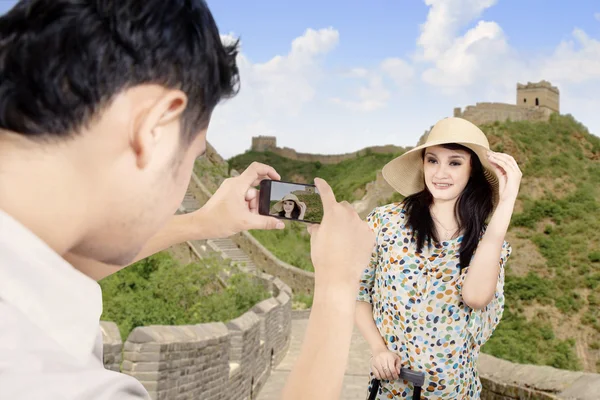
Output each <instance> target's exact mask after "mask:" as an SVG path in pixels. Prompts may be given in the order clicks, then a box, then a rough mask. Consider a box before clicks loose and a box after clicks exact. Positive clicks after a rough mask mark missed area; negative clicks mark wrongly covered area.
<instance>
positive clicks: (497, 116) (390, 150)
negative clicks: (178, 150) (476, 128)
mask: <svg viewBox="0 0 600 400" xmlns="http://www.w3.org/2000/svg"><path fill="white" fill-rule="evenodd" d="M552 113H560V92H559V90H558V88H557V87H555V86H552V84H551V83H550V82H548V81H544V80H542V81H540V82H536V83H532V82H528V83H527V84H521V83H517V87H516V102H515V104H507V103H476V104H475V105H470V106H467V107H465V109H464V110H462V109H461V108H460V107H457V108H455V109H454V111H453V116H454V117H460V118H464V119H466V120H469V121H471V122H473V123H474V124H475V125H482V124H488V123H492V122H495V121H501V122H502V121H506V120H511V121H547V120H548V119H549V118H550V115H552ZM250 150H252V151H258V152H264V151H270V152H273V153H275V154H278V155H280V156H281V157H285V158H289V159H290V160H298V161H306V162H320V163H322V164H337V163H339V162H341V161H344V160H348V159H352V158H356V157H357V156H361V155H364V154H367V153H368V152H372V153H380V154H396V153H400V152H404V151H406V150H407V148H405V147H399V146H395V145H391V144H390V145H384V146H372V147H367V148H365V149H362V150H359V151H355V152H352V153H346V154H332V155H325V154H308V153H299V152H297V151H296V150H294V149H291V148H289V147H278V146H277V137H275V136H255V137H253V138H252V144H251V146H250Z"/></svg>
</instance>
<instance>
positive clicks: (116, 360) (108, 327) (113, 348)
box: [100, 321, 123, 371]
mask: <svg viewBox="0 0 600 400" xmlns="http://www.w3.org/2000/svg"><path fill="white" fill-rule="evenodd" d="M100 330H101V331H102V342H103V343H104V346H103V347H104V349H103V353H104V354H103V355H104V367H105V368H106V369H110V370H111V371H120V370H121V360H122V358H121V353H122V352H123V341H122V340H121V333H120V332H119V328H118V327H117V324H115V323H114V322H107V321H101V322H100Z"/></svg>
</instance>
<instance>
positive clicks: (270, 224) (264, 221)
mask: <svg viewBox="0 0 600 400" xmlns="http://www.w3.org/2000/svg"><path fill="white" fill-rule="evenodd" d="M249 222H250V226H249V227H248V229H263V230H273V229H285V224H284V223H283V221H281V220H279V219H277V218H273V217H267V216H264V215H258V214H252V217H251V218H250V221H249Z"/></svg>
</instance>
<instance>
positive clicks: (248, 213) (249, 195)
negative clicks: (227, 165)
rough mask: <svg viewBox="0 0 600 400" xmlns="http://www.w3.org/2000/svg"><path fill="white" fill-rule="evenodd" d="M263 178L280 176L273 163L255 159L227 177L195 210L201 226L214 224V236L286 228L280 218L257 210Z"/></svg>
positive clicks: (219, 236) (273, 178)
mask: <svg viewBox="0 0 600 400" xmlns="http://www.w3.org/2000/svg"><path fill="white" fill-rule="evenodd" d="M264 179H272V180H280V179H281V177H280V176H279V174H278V173H277V171H275V169H274V168H273V167H270V166H268V165H265V164H261V163H257V162H253V163H252V164H250V166H248V168H246V170H245V171H244V172H243V173H242V174H241V175H239V176H237V177H235V178H227V179H225V181H223V183H222V184H221V186H220V187H219V189H217V191H216V192H215V194H213V196H212V197H211V198H210V199H209V200H208V201H207V202H206V204H205V205H204V206H203V207H202V208H201V209H199V210H198V211H196V212H195V213H198V214H199V218H198V220H201V221H202V222H203V223H202V225H203V226H202V228H204V229H206V228H207V227H211V228H213V229H214V232H213V231H211V234H212V235H211V237H212V238H223V237H229V236H231V235H234V234H236V233H238V232H241V231H246V230H250V229H284V228H285V224H284V223H283V222H282V221H280V220H279V219H277V218H274V217H268V216H264V215H260V214H259V213H258V199H259V193H258V190H256V189H255V188H254V186H257V185H259V184H260V182H261V181H262V180H264Z"/></svg>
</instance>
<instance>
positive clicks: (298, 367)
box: [281, 179, 375, 400]
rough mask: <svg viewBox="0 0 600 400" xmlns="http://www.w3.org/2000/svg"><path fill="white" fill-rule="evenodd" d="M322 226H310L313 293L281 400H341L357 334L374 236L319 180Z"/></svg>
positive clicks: (355, 214)
mask: <svg viewBox="0 0 600 400" xmlns="http://www.w3.org/2000/svg"><path fill="white" fill-rule="evenodd" d="M315 184H316V186H317V188H318V189H319V193H320V195H321V200H322V202H323V211H324V214H323V220H322V221H321V224H320V225H311V226H309V229H308V230H309V232H310V234H311V256H312V260H313V265H314V266H315V292H314V301H313V306H312V310H311V313H310V318H309V320H308V327H307V328H306V335H305V336H304V342H303V344H302V350H301V352H300V356H299V357H298V360H297V361H296V364H295V365H294V367H293V368H292V371H291V373H290V375H289V376H288V379H287V382H286V385H285V388H284V390H283V394H282V396H281V398H282V399H283V400H305V399H306V400H309V399H310V400H331V399H339V398H340V393H341V390H342V381H343V378H344V371H345V370H346V365H347V361H348V352H349V350H350V341H351V338H352V331H353V328H354V309H355V306H356V296H357V295H358V284H359V281H360V275H361V272H362V271H363V270H364V268H365V267H366V266H367V265H368V263H369V259H370V257H371V252H372V251H373V246H374V245H375V234H374V233H373V232H372V231H371V229H369V226H368V225H367V223H366V222H364V221H362V220H361V219H360V218H359V216H358V214H357V213H356V211H354V209H353V208H352V207H351V206H350V204H348V203H347V202H341V203H338V202H337V201H336V200H335V196H334V194H333V191H332V190H331V187H330V186H329V185H328V184H327V183H326V182H325V181H324V180H322V179H315Z"/></svg>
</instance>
